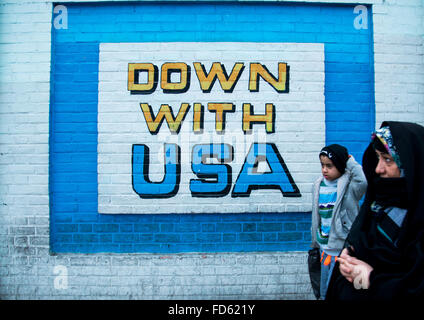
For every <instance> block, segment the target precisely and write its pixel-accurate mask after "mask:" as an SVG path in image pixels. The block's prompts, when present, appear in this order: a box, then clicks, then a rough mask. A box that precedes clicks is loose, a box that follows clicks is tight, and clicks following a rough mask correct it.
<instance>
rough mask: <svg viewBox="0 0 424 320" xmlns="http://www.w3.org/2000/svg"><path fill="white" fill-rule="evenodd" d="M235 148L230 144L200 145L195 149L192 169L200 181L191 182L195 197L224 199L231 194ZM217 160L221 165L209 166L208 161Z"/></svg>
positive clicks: (193, 180)
mask: <svg viewBox="0 0 424 320" xmlns="http://www.w3.org/2000/svg"><path fill="white" fill-rule="evenodd" d="M233 153H234V152H233V147H232V146H231V145H228V144H223V143H221V144H198V145H195V146H194V147H193V152H192V163H191V169H192V170H193V172H194V173H195V174H196V175H197V177H199V178H200V179H191V180H190V191H191V194H192V196H193V197H202V198H208V197H223V196H225V195H227V194H228V193H229V192H230V188H231V182H232V179H231V177H232V175H231V166H230V165H228V164H225V163H226V162H231V161H232V160H233ZM209 158H215V159H217V160H218V161H219V163H220V164H207V163H206V159H209Z"/></svg>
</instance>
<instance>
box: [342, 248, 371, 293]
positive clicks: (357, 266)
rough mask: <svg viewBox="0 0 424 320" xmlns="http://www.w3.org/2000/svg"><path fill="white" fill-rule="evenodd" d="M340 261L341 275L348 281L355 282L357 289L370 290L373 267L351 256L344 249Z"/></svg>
mask: <svg viewBox="0 0 424 320" xmlns="http://www.w3.org/2000/svg"><path fill="white" fill-rule="evenodd" d="M338 261H339V265H340V267H339V269H340V273H341V274H342V275H343V276H344V277H345V278H346V280H347V281H349V282H353V285H354V287H355V289H368V287H369V277H370V273H371V271H372V270H373V267H371V266H370V265H369V264H368V263H366V262H364V261H362V260H359V259H357V258H355V257H352V256H350V255H349V252H348V250H347V249H343V251H342V253H341V254H340V257H339V258H338Z"/></svg>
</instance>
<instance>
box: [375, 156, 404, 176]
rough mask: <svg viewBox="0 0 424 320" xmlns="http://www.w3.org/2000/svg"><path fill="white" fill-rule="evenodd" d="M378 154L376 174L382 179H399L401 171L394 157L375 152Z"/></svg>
mask: <svg viewBox="0 0 424 320" xmlns="http://www.w3.org/2000/svg"><path fill="white" fill-rule="evenodd" d="M375 152H376V154H377V159H378V163H377V167H375V173H377V174H378V175H379V176H380V177H381V178H399V177H400V170H399V167H398V166H397V164H396V162H395V161H394V160H393V157H392V156H391V155H390V154H388V153H385V152H381V151H378V150H375Z"/></svg>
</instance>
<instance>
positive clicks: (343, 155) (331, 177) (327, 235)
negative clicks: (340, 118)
mask: <svg viewBox="0 0 424 320" xmlns="http://www.w3.org/2000/svg"><path fill="white" fill-rule="evenodd" d="M319 158H320V162H321V172H322V176H321V177H319V178H318V179H317V180H316V182H315V184H314V185H313V189H312V195H313V200H312V201H313V202H312V228H311V231H312V247H318V248H320V252H321V286H320V298H321V299H325V295H326V292H327V287H328V282H329V279H330V276H331V272H332V270H333V267H334V264H335V261H336V259H337V256H338V255H339V254H340V252H341V250H342V249H343V245H344V242H345V240H346V237H347V235H348V233H349V230H350V227H351V225H352V223H353V221H354V220H355V218H356V216H357V215H358V212H359V200H360V199H361V198H362V196H363V195H364V193H365V191H366V189H367V180H366V178H365V175H364V173H363V171H362V167H361V165H360V164H358V163H357V162H356V161H355V159H354V158H353V157H352V156H351V155H349V154H348V151H347V149H346V148H345V147H343V146H341V145H338V144H332V145H329V146H326V147H324V148H323V149H322V150H321V152H320V154H319Z"/></svg>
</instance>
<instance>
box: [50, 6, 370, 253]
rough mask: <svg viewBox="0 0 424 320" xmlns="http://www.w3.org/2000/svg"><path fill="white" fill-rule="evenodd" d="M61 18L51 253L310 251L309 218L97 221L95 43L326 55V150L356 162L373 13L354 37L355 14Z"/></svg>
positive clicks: (133, 12) (199, 12) (128, 10)
mask: <svg viewBox="0 0 424 320" xmlns="http://www.w3.org/2000/svg"><path fill="white" fill-rule="evenodd" d="M66 7H67V9H68V29H66V30H63V29H62V30H61V29H59V30H55V29H53V32H52V77H51V79H52V81H51V115H50V199H51V200H50V201H51V217H50V218H51V219H50V227H51V228H50V248H51V251H52V252H54V253H60V252H82V253H94V252H157V253H173V252H222V251H231V252H238V251H240V252H241V251H291V250H307V249H308V247H309V241H310V231H309V229H310V213H307V212H305V213H284V214H276V213H265V214H262V213H260V214H258V213H250V214H190V215H177V214H169V215H157V214H156V215H155V214H152V215H100V214H98V212H97V95H98V92H97V85H98V81H97V77H98V53H99V43H101V42H167V41H169V42H174V41H181V42H193V41H194V42H204V41H206V42H222V41H224V42H226V41H229V42H231V41H237V42H239V41H240V42H242V41H245V42H312V43H314V42H319V43H324V44H325V70H326V74H325V77H326V81H325V105H326V142H327V143H328V144H330V143H341V144H344V145H346V146H347V147H348V148H349V150H350V151H351V153H352V154H353V155H354V156H355V158H357V159H361V158H362V152H363V150H364V149H365V146H366V145H367V144H368V140H369V134H370V132H371V131H372V130H373V129H374V126H375V125H374V118H375V116H374V113H375V103H374V82H373V81H374V70H373V65H374V61H373V38H372V21H371V20H372V19H371V17H372V13H371V7H369V12H368V17H369V22H368V29H366V30H355V29H354V28H353V19H354V17H355V15H354V14H353V6H352V5H328V4H326V5H317V4H300V3H281V4H280V3H262V2H261V3H240V2H235V3H231V2H226V3H219V4H218V3H205V2H201V3H193V2H190V3H146V2H142V3H119V4H113V3H92V4H87V3H85V4H78V3H75V4H69V3H67V4H66ZM187 21H189V23H187ZM206 21H207V22H206Z"/></svg>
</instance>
